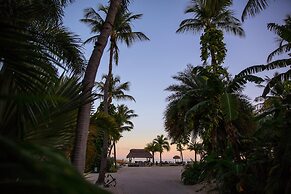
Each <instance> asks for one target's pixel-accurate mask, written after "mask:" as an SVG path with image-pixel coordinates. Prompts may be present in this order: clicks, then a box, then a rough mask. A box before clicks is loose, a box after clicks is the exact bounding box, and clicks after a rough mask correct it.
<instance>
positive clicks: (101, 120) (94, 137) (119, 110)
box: [86, 76, 138, 171]
mask: <svg viewBox="0 0 291 194" xmlns="http://www.w3.org/2000/svg"><path fill="white" fill-rule="evenodd" d="M103 79H106V76H104V78H103ZM105 82H106V81H105ZM111 83H112V84H113V85H112V86H110V90H109V94H110V95H109V96H110V105H109V109H108V113H105V112H104V104H103V103H101V104H100V106H99V107H98V108H97V111H96V112H95V113H94V115H93V116H92V117H91V121H90V131H89V141H88V146H89V147H91V148H93V150H91V153H90V152H89V153H87V159H88V160H90V161H91V162H88V163H87V164H86V165H87V170H88V171H90V170H92V169H93V167H95V166H96V165H97V167H98V169H100V162H101V161H100V159H101V153H102V149H101V148H102V144H103V141H104V139H103V135H104V132H105V131H106V132H107V133H108V135H109V136H108V142H109V146H108V148H107V151H106V154H107V156H106V158H109V157H110V155H111V153H112V149H113V153H114V167H115V168H116V167H117V164H116V142H117V141H119V140H120V138H121V137H122V132H124V131H131V130H132V129H133V127H134V124H133V122H132V121H131V119H132V118H134V117H137V116H138V115H137V114H135V113H134V110H131V109H129V108H128V107H127V106H126V105H124V104H121V105H118V104H117V105H114V104H113V103H112V100H134V98H133V97H132V96H130V95H127V94H125V91H128V90H129V82H125V83H121V84H120V78H119V77H112V81H111ZM104 85H105V84H104V81H101V82H98V83H97V88H98V90H99V91H100V93H98V94H97V96H98V98H101V99H102V98H103V97H104V95H103V91H104ZM88 151H89V150H88ZM92 152H93V153H92ZM107 169H110V166H108V167H107Z"/></svg>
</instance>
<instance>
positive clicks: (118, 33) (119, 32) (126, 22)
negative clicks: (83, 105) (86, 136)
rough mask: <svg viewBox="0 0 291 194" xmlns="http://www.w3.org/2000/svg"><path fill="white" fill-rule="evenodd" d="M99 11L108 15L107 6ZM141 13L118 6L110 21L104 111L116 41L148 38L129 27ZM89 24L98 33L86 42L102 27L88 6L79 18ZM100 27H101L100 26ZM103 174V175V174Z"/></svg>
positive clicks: (101, 173)
mask: <svg viewBox="0 0 291 194" xmlns="http://www.w3.org/2000/svg"><path fill="white" fill-rule="evenodd" d="M99 11H102V12H104V13H105V14H107V15H108V11H109V8H108V7H104V6H100V8H99ZM141 16H142V15H141V14H138V15H132V13H131V12H129V11H128V10H127V8H126V7H120V8H119V9H118V11H117V14H116V18H115V20H114V22H113V23H112V24H113V25H112V31H111V34H110V49H109V50H110V57H109V70H108V74H107V79H106V82H105V89H104V102H105V103H104V111H105V112H108V106H109V102H108V100H109V99H108V95H109V91H108V90H109V86H110V79H111V74H112V63H113V58H115V62H116V64H117V63H118V46H117V41H121V42H122V41H124V42H125V43H126V44H127V46H130V45H131V44H132V43H133V42H134V41H136V40H149V39H148V38H147V37H146V36H145V35H144V34H143V33H141V32H132V29H131V22H132V21H133V20H135V19H139V18H140V17H141ZM81 21H83V22H85V23H87V24H89V25H90V26H92V27H93V28H92V32H93V33H97V34H98V35H95V36H93V37H91V38H89V39H88V40H87V41H86V42H92V41H96V38H97V37H98V38H99V33H100V30H101V29H102V28H103V24H104V20H103V19H102V17H101V16H100V15H99V14H98V13H97V12H96V11H95V10H94V9H93V8H89V9H86V10H85V19H83V20H81ZM100 27H101V28H100ZM107 136H108V135H107V134H106V133H105V134H104V140H105V141H104V142H103V143H104V145H103V150H107V148H108V142H107V139H108V137H107ZM103 157H104V158H102V162H101V164H102V165H101V172H100V174H99V175H100V176H101V177H103V176H105V169H106V158H105V157H106V154H105V153H104V155H103ZM103 174H104V175H103ZM102 179H104V178H101V179H100V180H99V179H98V182H99V183H101V182H103V180H102Z"/></svg>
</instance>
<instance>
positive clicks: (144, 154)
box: [126, 149, 153, 166]
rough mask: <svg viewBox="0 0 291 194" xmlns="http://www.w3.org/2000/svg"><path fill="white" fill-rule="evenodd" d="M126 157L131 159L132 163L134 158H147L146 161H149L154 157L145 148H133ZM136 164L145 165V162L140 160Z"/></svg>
mask: <svg viewBox="0 0 291 194" xmlns="http://www.w3.org/2000/svg"><path fill="white" fill-rule="evenodd" d="M126 158H128V159H129V163H132V159H135V158H145V159H146V163H149V161H150V159H151V158H153V155H152V154H151V153H150V152H149V151H146V150H145V149H131V150H130V151H129V154H127V156H126ZM136 166H145V162H139V163H138V164H137V165H136Z"/></svg>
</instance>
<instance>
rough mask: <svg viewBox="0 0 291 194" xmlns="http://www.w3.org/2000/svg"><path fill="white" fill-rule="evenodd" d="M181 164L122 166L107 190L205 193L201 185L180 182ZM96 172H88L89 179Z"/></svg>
mask: <svg viewBox="0 0 291 194" xmlns="http://www.w3.org/2000/svg"><path fill="white" fill-rule="evenodd" d="M181 172H182V167H181V166H171V167H123V168H121V169H119V170H118V172H117V173H112V176H113V177H114V178H116V180H117V185H116V187H110V188H108V189H107V190H109V191H111V192H112V193H113V194H190V193H193V194H194V193H195V194H206V193H207V192H206V191H199V192H196V191H197V190H199V189H200V188H202V186H201V185H194V186H186V185H183V184H182V182H181V179H180V177H181ZM97 176H98V174H90V180H91V181H92V182H94V181H95V180H97Z"/></svg>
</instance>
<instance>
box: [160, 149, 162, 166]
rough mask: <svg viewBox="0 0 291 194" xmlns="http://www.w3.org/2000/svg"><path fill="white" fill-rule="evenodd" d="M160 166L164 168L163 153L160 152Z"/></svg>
mask: <svg viewBox="0 0 291 194" xmlns="http://www.w3.org/2000/svg"><path fill="white" fill-rule="evenodd" d="M160 165H161V166H162V152H160Z"/></svg>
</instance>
